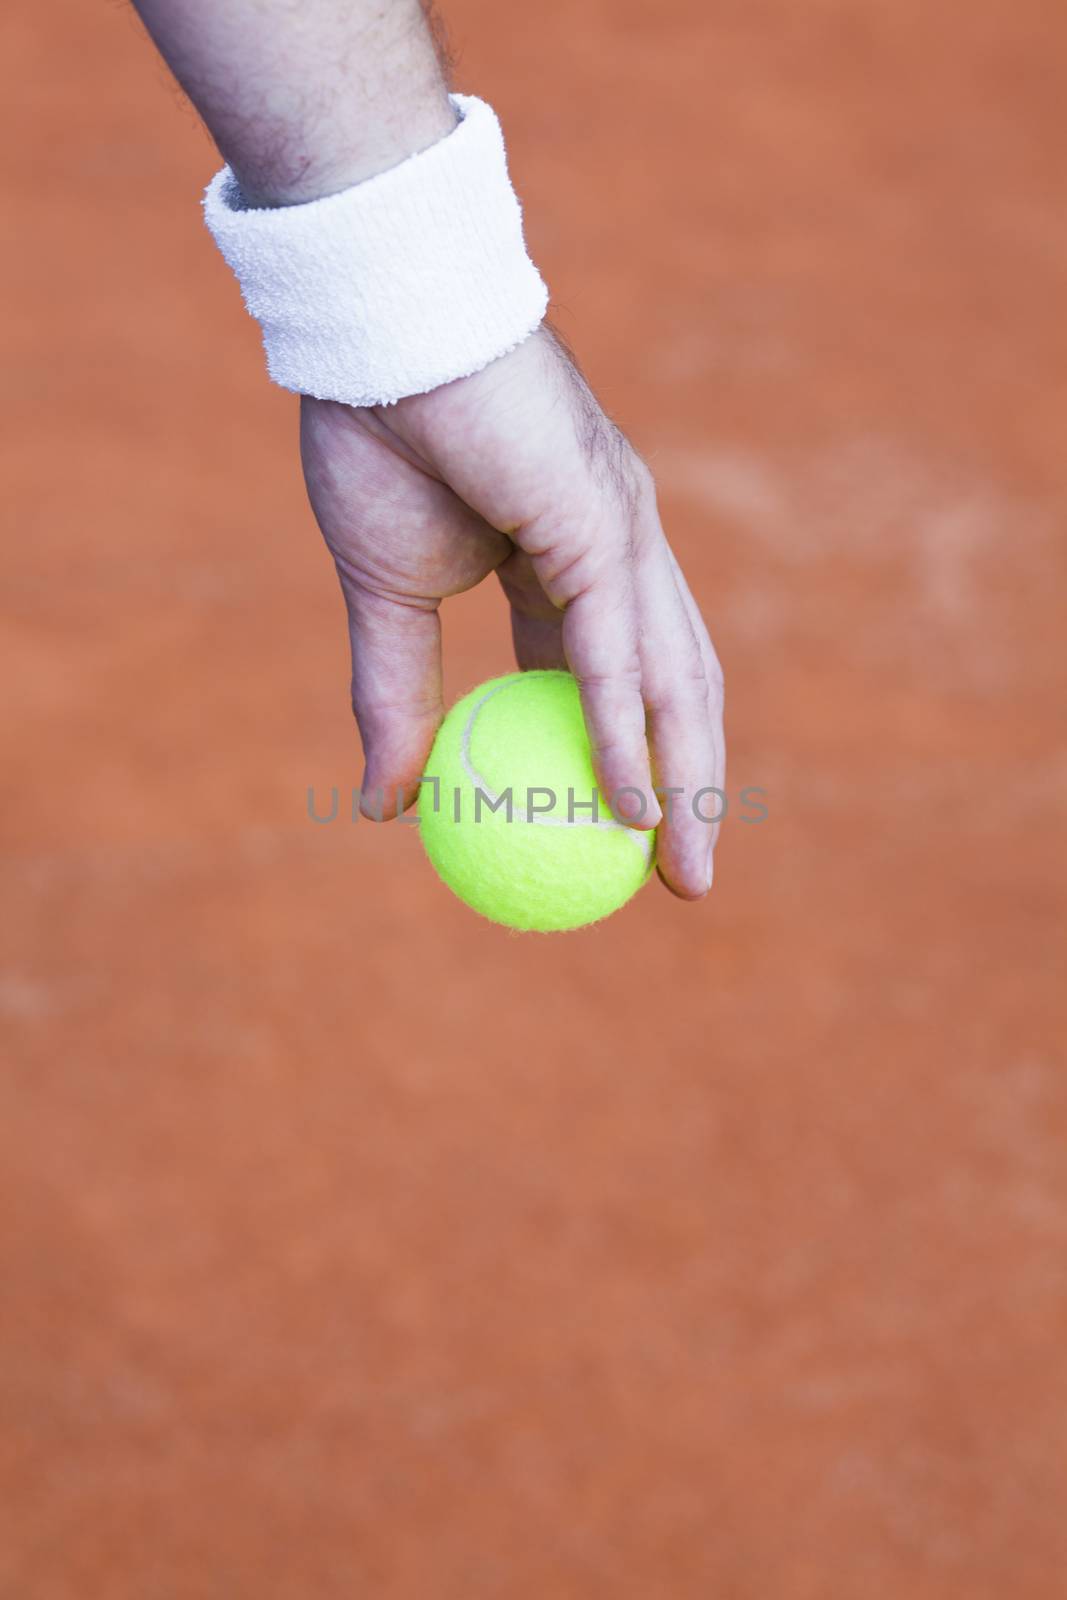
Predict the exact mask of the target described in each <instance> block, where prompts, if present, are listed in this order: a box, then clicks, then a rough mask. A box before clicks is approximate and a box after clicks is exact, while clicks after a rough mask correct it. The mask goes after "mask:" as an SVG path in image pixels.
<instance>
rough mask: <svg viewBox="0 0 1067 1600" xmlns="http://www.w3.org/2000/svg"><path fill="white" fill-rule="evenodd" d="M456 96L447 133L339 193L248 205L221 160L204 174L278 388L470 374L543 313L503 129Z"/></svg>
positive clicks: (411, 384)
mask: <svg viewBox="0 0 1067 1600" xmlns="http://www.w3.org/2000/svg"><path fill="white" fill-rule="evenodd" d="M451 100H452V104H453V106H454V107H455V108H456V111H457V112H458V113H459V118H460V120H459V121H458V122H457V124H456V126H455V128H454V129H453V130H452V132H451V133H449V134H447V135H446V136H445V138H443V139H441V140H439V141H438V142H437V143H436V144H433V145H431V146H430V147H429V149H427V150H422V151H420V152H419V154H418V155H414V156H409V157H408V159H407V160H406V161H402V162H401V163H400V165H399V166H396V167H392V168H390V169H389V170H388V171H387V172H382V173H379V174H378V175H377V176H376V177H373V178H368V179H366V181H365V182H363V183H359V184H356V185H355V186H354V187H353V188H351V189H345V190H343V191H342V192H341V193H340V194H333V195H328V196H327V197H326V198H325V199H322V200H312V201H309V202H308V203H307V204H305V205H293V206H277V207H271V208H252V207H249V206H247V205H246V204H245V203H244V199H243V196H242V194H241V191H240V188H239V186H238V184H237V180H236V178H235V177H234V175H233V173H232V172H231V171H230V169H229V167H223V169H222V171H221V172H219V173H217V174H216V176H215V177H214V178H213V179H212V181H211V183H210V184H209V185H208V188H207V193H206V194H205V196H204V214H205V217H206V220H207V225H208V227H209V228H210V229H211V232H212V234H213V236H214V239H215V243H216V244H217V245H218V247H219V249H220V250H221V251H222V253H223V255H224V256H225V257H226V260H227V261H228V262H229V264H230V266H231V267H232V268H233V270H234V272H235V273H236V275H237V280H238V282H239V283H240V285H241V292H242V294H243V296H244V301H245V305H246V306H247V307H248V310H249V311H250V312H251V313H252V315H253V316H254V317H255V318H256V319H257V320H258V322H259V324H260V327H261V328H262V330H263V343H264V346H265V348H266V352H267V368H268V370H269V372H270V375H271V377H272V378H273V379H274V381H275V383H280V384H281V385H282V386H283V388H286V389H295V390H296V391H297V392H298V393H300V394H309V395H315V396H317V397H318V398H319V399H321V400H341V401H344V402H345V403H346V404H347V405H352V406H373V405H388V404H389V403H390V402H391V401H394V400H399V399H401V398H402V397H403V396H404V395H410V394H425V393H426V392H427V390H429V389H436V388H437V387H438V385H439V384H442V383H448V382H450V381H451V380H452V379H453V378H463V377H466V376H467V375H468V374H469V373H472V372H478V371H479V370H480V369H481V368H482V367H485V366H488V365H489V363H490V361H494V360H496V358H497V356H502V355H504V354H505V353H506V352H507V351H509V350H513V349H514V348H515V346H516V345H518V344H521V343H522V341H523V340H524V339H525V338H527V337H528V335H529V334H531V333H532V332H533V331H534V329H535V328H536V327H537V326H538V325H539V324H540V322H541V320H542V318H543V317H544V314H545V309H546V307H547V304H548V290H547V289H546V288H545V285H544V283H543V282H542V281H541V277H540V274H539V273H538V271H537V268H536V267H535V266H534V264H533V262H532V261H531V260H530V258H529V256H528V255H527V254H526V246H525V244H524V242H523V236H522V212H521V209H520V207H519V202H518V200H517V198H516V196H515V191H514V190H513V189H512V187H511V182H510V180H509V178H508V169H507V160H506V157H505V154H504V138H503V135H502V133H501V131H500V124H499V122H498V121H497V119H496V116H495V114H494V112H493V109H492V107H491V106H488V105H486V104H485V102H484V101H483V100H477V99H474V98H473V97H472V96H469V95H459V94H457V95H452V96H451Z"/></svg>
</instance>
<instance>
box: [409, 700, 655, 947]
mask: <svg viewBox="0 0 1067 1600" xmlns="http://www.w3.org/2000/svg"><path fill="white" fill-rule="evenodd" d="M425 777H426V778H427V779H428V780H434V781H428V782H424V783H423V786H422V789H421V791H420V793H419V828H420V831H421V834H422V842H423V844H424V845H425V847H426V854H427V855H428V856H429V858H430V861H431V862H432V864H433V866H434V868H435V869H436V871H437V873H438V874H439V876H440V877H441V878H442V879H443V880H444V882H445V883H446V884H447V885H448V887H449V888H450V889H451V890H452V891H453V892H454V893H455V894H457V895H458V896H459V898H460V899H461V900H463V901H465V902H466V904H467V905H469V906H471V907H473V909H474V910H475V911H479V912H481V914H482V916H483V917H488V918H489V919H490V921H492V922H500V923H503V924H504V926H505V927H508V928H523V929H536V930H537V931H539V932H542V933H551V932H556V931H561V930H563V929H565V928H580V927H583V926H584V925H585V924H586V923H588V922H596V921H598V920H599V918H601V917H606V916H609V915H610V914H611V912H613V911H617V910H618V909H619V907H620V906H621V905H624V904H625V903H626V901H627V900H629V898H630V896H631V895H632V894H634V893H636V891H637V890H638V889H639V888H640V887H641V885H642V884H643V883H644V882H645V879H646V878H647V877H648V875H649V873H650V871H651V870H652V862H653V858H654V855H655V836H654V834H653V833H651V832H648V831H645V832H639V831H638V830H636V829H634V828H628V827H626V825H625V824H624V823H621V822H617V821H615V819H614V818H613V817H612V815H611V813H610V811H609V809H608V805H607V799H608V797H606V796H600V797H598V811H597V814H596V816H594V813H593V811H592V808H591V801H592V798H593V792H594V789H595V786H596V778H595V777H594V774H593V761H592V756H591V753H590V749H589V738H588V735H587V734H586V731H585V723H584V721H583V720H582V708H581V702H580V700H579V697H578V685H577V683H576V682H575V680H574V679H573V678H572V677H571V675H570V673H569V672H512V673H510V674H509V675H508V676H507V677H505V678H494V679H492V680H491V681H490V682H489V683H483V684H482V685H481V687H480V688H478V689H473V690H472V691H471V693H470V694H468V695H466V696H465V697H464V698H463V699H462V700H460V701H458V702H457V703H456V705H454V706H453V707H452V710H451V711H450V712H449V713H448V715H447V717H446V718H445V720H444V722H442V724H441V726H440V728H439V729H438V733H437V738H436V740H435V742H434V747H433V751H432V753H431V755H430V760H429V765H428V766H427V769H426V774H425Z"/></svg>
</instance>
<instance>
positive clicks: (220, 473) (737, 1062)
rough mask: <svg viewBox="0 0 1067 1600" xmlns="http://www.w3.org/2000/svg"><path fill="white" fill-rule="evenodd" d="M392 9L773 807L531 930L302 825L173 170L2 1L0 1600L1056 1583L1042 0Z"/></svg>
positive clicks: (313, 602)
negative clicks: (694, 897)
mask: <svg viewBox="0 0 1067 1600" xmlns="http://www.w3.org/2000/svg"><path fill="white" fill-rule="evenodd" d="M445 9H446V11H447V12H448V14H449V16H450V19H451V23H452V34H453V39H454V43H455V45H456V47H457V53H458V56H459V65H458V70H457V84H458V86H459V87H460V88H464V89H471V90H475V91H477V92H479V93H481V94H483V95H485V96H486V97H487V98H489V99H491V100H493V101H494V102H495V104H496V105H497V107H498V108H499V111H500V114H501V117H502V119H503V122H504V125H505V127H506V128H507V130H508V133H509V137H510V144H511V151H512V166H513V172H514V175H515V179H516V182H517V185H518V186H519V188H520V191H521V193H522V195H523V198H524V201H525V204H526V212H527V219H528V228H529V236H530V241H531V248H532V251H533V253H534V255H535V257H536V258H537V260H538V261H539V262H540V264H541V265H542V267H543V269H544V271H545V273H546V276H547V277H548V279H549V281H550V283H551V285H552V288H553V291H554V296H555V300H556V303H557V306H558V317H559V321H560V324H561V326H562V328H563V330H564V332H565V333H566V335H567V336H568V338H570V339H571V340H572V342H573V343H574V344H575V346H576V348H577V349H578V351H579V353H580V355H581V357H582V359H583V361H584V363H585V365H586V367H587V369H588V371H589V375H590V377H591V379H592V381H593V382H594V384H595V385H596V386H597V387H598V389H599V391H600V393H601V394H602V395H603V397H604V399H605V403H606V404H607V406H608V407H609V409H610V410H611V411H612V413H613V414H614V415H615V416H616V417H617V418H618V420H619V421H620V422H621V423H622V424H623V426H625V427H626V428H627V429H628V430H630V432H631V433H632V434H633V436H634V438H635V440H636V441H637V443H638V445H639V447H640V448H641V450H642V451H643V452H644V453H645V454H646V456H647V457H648V458H649V459H650V461H651V462H652V464H653V466H654V468H655V470H656V472H657V474H658V477H659V482H660V489H661V499H662V508H663V513H664V517H665V519H666V521H667V524H668V526H669V530H670V533H671V536H672V538H673V540H674V542H675V544H676V547H677V549H678V552H679V556H680V558H681V560H682V561H683V563H684V565H685V567H686V570H687V572H688V574H689V576H690V579H691V582H692V585H693V588H694V590H695V592H696V594H697V596H698V599H699V600H700V602H701V604H702V606H703V608H704V610H705V612H706V615H707V617H708V620H709V625H710V627H711V631H712V634H713V636H714V638H715V640H716V643H717V645H718V648H719V651H720V654H721V656H722V658H723V662H724V665H725V670H726V678H727V689H728V727H729V734H730V786H731V791H732V792H733V791H735V790H736V789H737V788H739V787H740V786H742V785H745V784H751V785H760V786H762V787H764V788H765V789H766V791H767V794H768V805H769V809H770V816H769V818H768V820H767V822H766V823H765V824H763V825H760V826H748V827H745V826H742V825H741V824H740V823H738V822H734V821H728V822H727V825H726V827H725V829H724V833H723V837H722V843H721V847H720V850H719V855H718V881H717V885H716V889H715V892H714V895H713V898H712V899H711V901H710V902H708V903H707V904H705V905H702V906H698V907H690V906H685V905H681V904H679V903H677V902H675V901H673V900H672V899H671V898H670V897H669V896H668V895H667V894H666V893H665V892H664V891H663V890H662V889H661V888H660V887H659V886H658V885H653V886H650V887H649V888H648V889H646V890H645V891H644V892H643V893H642V895H641V896H640V898H639V899H638V900H637V901H636V902H635V903H634V905H633V906H631V907H630V908H628V909H627V910H626V911H625V912H623V913H622V914H621V915H619V916H618V917H616V918H615V919H614V920H613V921H612V922H610V923H608V924H607V925H605V926H603V927H602V928H599V929H594V930H592V931H589V932H585V933H580V934H576V935H572V936H570V937H567V938H557V939H537V938H526V939H522V938H517V937H511V936H508V935H506V934H503V933H501V932H500V931H498V930H497V929H495V928H493V927H490V926H489V925H487V924H484V923H481V922H479V921H478V920H477V919H475V918H474V917H473V916H472V915H471V914H470V913H469V912H467V911H466V910H465V909H464V908H463V907H462V906H461V905H459V904H458V903H457V902H455V901H454V900H453V899H451V898H450V896H449V895H448V893H447V892H446V891H445V890H444V889H443V888H442V887H441V885H440V884H439V883H438V881H437V880H436V878H435V877H434V875H433V873H432V872H431V871H430V869H429V867H428V866H427V864H426V863H425V861H424V860H423V859H422V856H421V852H420V848H419V843H418V838H417V836H416V833H415V830H414V829H412V828H407V827H397V826H390V827H384V828H375V827H374V826H372V825H370V824H367V823H365V822H364V823H360V824H358V825H356V826H353V825H351V824H346V823H341V822H338V823H337V824H335V825H332V826H315V825H314V824H313V823H311V822H309V820H308V818H307V815H306V810H305V797H306V792H307V789H308V786H309V785H315V786H317V787H318V789H319V790H320V791H321V792H323V793H325V792H327V791H328V788H329V786H330V785H332V784H338V785H339V786H340V787H341V788H342V791H343V792H345V793H347V792H348V790H350V788H351V785H352V784H353V783H355V782H356V781H357V779H358V775H359V771H360V762H359V751H358V743H357V740H356V736H355V731H354V728H353V726H352V724H351V720H350V716H349V712H348V707H347V683H346V679H347V664H346V643H345V635H344V625H343V613H342V608H341V603H340V598H339V594H338V592H337V589H336V584H335V579H334V575H333V572H332V569H331V566H330V563H329V561H328V558H327V556H326V554H325V551H324V549H323V547H322V546H321V542H320V541H319V538H318V534H317V532H316V530H315V528H314V526H313V523H312V520H311V517H310V514H309V512H308V510H307V508H306V505H305V501H304V496H303V490H302V485H301V481H300V476H299V471H298V465H297V456H296V434H295V428H296V406H295V402H294V401H293V399H292V397H290V396H288V395H286V394H283V393H282V392H281V391H279V390H276V389H273V388H272V387H271V386H270V385H269V384H268V383H267V381H266V379H265V376H264V373H263V370H262V364H261V358H260V353H259V348H258V339H257V333H256V329H255V327H254V325H253V324H252V323H251V322H250V320H249V319H248V318H247V317H246V316H245V315H244V314H243V312H242V309H241V306H240V302H239V298H238V294H237V290H236V288H235V286H234V284H233V282H232V280H231V279H230V277H229V275H228V273H227V271H226V268H225V266H224V265H223V263H222V261H221V260H220V259H219V258H218V257H217V256H216V254H215V252H214V250H213V248H212V245H211V242H210V240H209V238H208V237H207V235H206V233H205V232H204V230H203V228H202V226H201V222H200V218H199V214H198V197H199V191H200V188H201V186H202V185H203V183H204V182H205V181H206V179H207V178H208V176H209V175H210V173H211V172H212V170H213V164H214V163H213V156H212V153H211V150H210V147H209V145H208V143H207V141H206V139H205V137H204V135H203V134H202V133H201V131H200V130H199V128H198V125H197V123H196V121H195V119H194V118H193V116H192V114H191V112H189V111H188V110H187V109H185V108H184V107H183V106H182V104H181V102H180V100H179V98H178V97H177V95H176V92H175V91H174V90H173V88H172V87H171V86H170V83H169V81H168V79H167V78H166V75H165V73H164V71H163V69H162V67H161V66H160V65H159V64H158V62H157V61H156V59H155V58H154V56H153V55H152V53H151V52H150V50H149V48H148V46H147V44H146V43H145V41H144V39H143V38H142V36H141V35H140V33H139V30H138V27H137V25H136V24H135V22H134V21H133V20H132V19H131V17H130V15H129V14H128V13H127V11H126V10H125V8H124V7H123V6H121V5H115V4H102V3H98V4H92V5H86V4H81V3H76V0H54V3H53V4H51V5H48V6H44V5H32V4H31V3H30V0H21V3H19V0H16V4H15V5H14V6H13V7H12V8H10V9H9V10H7V11H6V12H5V15H4V18H3V20H2V22H0V45H2V58H3V60H4V63H5V67H4V95H3V101H4V103H3V111H2V119H3V138H2V140H0V161H2V163H3V166H4V168H5V192H6V196H7V198H6V200H5V203H4V208H3V215H2V219H0V230H2V235H3V248H2V252H0V262H2V266H0V272H2V274H3V278H4V294H3V301H2V317H0V323H2V344H3V350H2V358H3V360H2V365H3V374H4V377H3V391H2V405H3V418H2V424H3V425H2V429H0V453H2V457H3V462H2V476H3V481H4V486H5V489H4V493H5V504H6V532H5V542H4V557H3V589H4V595H5V599H4V607H3V617H4V620H3V633H2V659H0V697H2V701H3V710H2V727H3V739H4V751H5V754H4V769H3V786H4V796H3V807H4V810H3V859H2V943H0V1026H2V1045H0V1054H2V1066H0V1146H2V1148H0V1252H2V1261H0V1295H2V1309H0V1596H2V1597H3V1600H498V1597H499V1600H1061V1597H1062V1596H1063V1594H1064V1592H1065V1587H1064V1586H1065V1583H1067V1578H1065V1573H1067V1517H1065V1515H1064V1496H1065V1492H1067V1491H1065V1483H1067V1479H1065V1476H1064V1472H1065V1468H1064V1463H1065V1461H1067V1356H1065V1348H1067V1143H1065V1141H1067V1089H1065V1080H1064V1075H1063V1062H1062V1058H1060V1059H1059V1060H1057V1057H1056V1053H1055V1051H1056V1045H1057V1039H1059V1042H1060V1043H1062V1038H1063V1033H1064V1022H1065V1020H1067V1019H1065V1016H1064V984H1063V974H1062V966H1063V927H1062V920H1060V916H1059V914H1060V913H1061V911H1062V906H1063V889H1064V883H1063V875H1064V863H1065V859H1067V853H1065V851H1064V848H1063V808H1062V797H1063V788H1064V779H1065V755H1064V746H1063V743H1062V728H1063V723H1062V709H1063V696H1064V671H1063V659H1064V640H1063V633H1064V623H1063V617H1064V598H1063V597H1064V578H1065V570H1064V569H1065V565H1067V555H1065V540H1064V527H1065V489H1067V469H1065V465H1064V462H1065V448H1064V437H1065V433H1064V430H1065V409H1064V399H1065V372H1067V359H1065V355H1067V352H1065V329H1067V323H1065V319H1064V315H1063V311H1064V298H1063V291H1064V284H1065V281H1067V265H1065V263H1067V203H1065V196H1064V188H1063V183H1062V151H1063V148H1064V145H1065V142H1067V95H1065V94H1064V87H1063V77H1062V62H1063V56H1064V50H1065V48H1067V12H1065V11H1064V10H1063V9H1062V8H1057V7H1056V6H1052V5H1048V4H1044V3H1041V0H942V3H939V4H937V5H933V4H931V3H930V0H893V3H892V4H890V3H889V0H878V3H875V0H871V3H861V0H804V3H802V4H797V3H795V0H722V3H719V0H715V3H710V0H643V3H640V4H638V3H636V0H610V3H609V0H536V3H532V0H531V3H529V4H525V5H517V4H516V5H509V6H506V7H505V6H502V5H499V4H493V3H491V0H449V3H448V4H447V5H446V7H445ZM397 536H398V538H399V537H402V536H403V530H402V529H398V530H397ZM446 634H447V650H448V656H447V677H448V685H449V693H450V696H455V695H457V694H459V693H460V692H461V691H462V690H464V689H466V688H467V687H469V686H471V685H472V684H474V683H477V682H478V681H479V680H481V679H484V678H488V677H491V676H493V675H495V674H499V673H501V672H505V671H508V670H510V667H511V658H510V654H509V645H508V637H507V627H506V620H505V616H504V610H503V605H502V603H501V601H500V599H499V598H498V595H497V593H496V591H495V590H492V591H490V589H488V588H487V589H486V592H485V593H484V594H481V593H479V594H476V595H474V596H472V597H469V598H467V599H464V600H462V601H458V602H456V603H455V604H453V605H452V606H450V607H449V608H448V610H447V612H446Z"/></svg>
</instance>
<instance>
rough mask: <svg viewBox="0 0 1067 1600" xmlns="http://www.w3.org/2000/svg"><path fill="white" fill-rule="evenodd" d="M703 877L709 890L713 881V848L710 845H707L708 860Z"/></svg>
mask: <svg viewBox="0 0 1067 1600" xmlns="http://www.w3.org/2000/svg"><path fill="white" fill-rule="evenodd" d="M704 876H705V878H706V879H707V884H708V888H709V889H710V888H711V886H712V884H713V882H714V881H715V846H714V845H711V844H709V845H708V860H707V866H706V868H705V871H704Z"/></svg>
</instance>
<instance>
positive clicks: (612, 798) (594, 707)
mask: <svg viewBox="0 0 1067 1600" xmlns="http://www.w3.org/2000/svg"><path fill="white" fill-rule="evenodd" d="M637 633H638V627H637V604H636V596H635V594H634V592H633V584H632V581H631V579H630V575H629V574H628V573H626V572H625V570H623V571H621V572H619V571H616V572H615V573H613V574H611V575H610V576H608V575H605V576H604V577H602V578H601V579H600V581H599V582H597V583H595V584H593V585H592V586H591V587H590V588H589V589H587V590H585V591H584V592H583V593H582V594H580V595H578V597H577V598H576V599H575V600H573V601H572V602H571V603H570V605H569V606H568V607H567V610H566V613H565V615H564V619H563V645H564V649H565V651H566V655H567V662H568V664H569V666H570V669H571V671H572V672H573V673H574V676H575V677H576V678H577V680H578V687H579V690H580V692H581V696H582V712H583V714H584V716H585V726H586V732H587V733H588V735H589V742H590V745H591V746H592V751H593V768H594V771H595V772H596V778H597V786H598V788H599V790H600V793H601V794H602V795H603V796H604V797H605V799H606V802H607V804H608V806H609V807H610V809H611V810H612V812H613V813H614V815H615V816H617V817H618V818H619V819H620V821H624V822H627V823H629V825H630V826H631V827H634V828H654V827H656V825H657V824H658V822H659V821H660V817H661V812H660V806H659V801H658V799H657V798H656V793H655V788H654V785H653V782H652V766H651V762H650V759H649V750H648V741H647V738H646V735H645V703H644V700H643V698H642V684H641V662H640V653H639V647H638V638H637Z"/></svg>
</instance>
